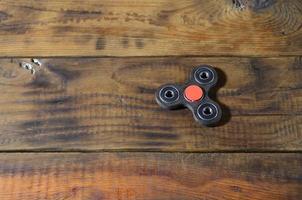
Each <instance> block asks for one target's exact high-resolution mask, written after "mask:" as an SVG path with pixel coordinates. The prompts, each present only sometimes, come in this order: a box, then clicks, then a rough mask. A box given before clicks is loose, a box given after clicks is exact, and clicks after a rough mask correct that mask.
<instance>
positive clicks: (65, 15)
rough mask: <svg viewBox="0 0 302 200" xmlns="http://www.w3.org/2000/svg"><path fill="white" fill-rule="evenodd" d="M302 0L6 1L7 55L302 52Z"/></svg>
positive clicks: (1, 24) (1, 11)
mask: <svg viewBox="0 0 302 200" xmlns="http://www.w3.org/2000/svg"><path fill="white" fill-rule="evenodd" d="M301 8H302V2H301V1H300V0H211V1H209V0H157V1H153V0H139V1H131V0H127V1H125V0H114V1H112V0H102V1H99V0H86V1H85V3H83V1H79V0H71V1H70V0H52V1H35V0H18V1H11V0H1V1H0V36H1V37H0V46H1V48H0V56H104V55H106V56H142V55H143V56H155V55H156V56H163V55H215V56H217V55H245V56H251V55H252V56H264V55H266V56H272V55H274V56H278V55H301V53H302V49H301V46H302V31H301V30H302V29H301V26H302V11H301Z"/></svg>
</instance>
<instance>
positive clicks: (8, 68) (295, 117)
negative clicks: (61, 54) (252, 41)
mask: <svg viewBox="0 0 302 200" xmlns="http://www.w3.org/2000/svg"><path fill="white" fill-rule="evenodd" d="M24 60H25V61H26V59H1V60H0V90H1V96H0V150H2V151H6V150H55V151H65V150H144V151H145V150H148V151H149V150H156V151H226V150H228V151H284V150H285V151H301V150H302V131H301V130H302V115H301V113H302V90H301V88H302V85H301V84H302V82H301V77H302V62H301V58H300V57H287V58H235V57H234V58H198V57H191V58H188V57H183V58H181V57H177V58H174V57H166V58H73V59H67V58H61V59H58V58H57V59H41V61H42V63H43V66H42V67H36V74H35V75H32V74H30V72H29V71H27V70H24V69H22V68H20V67H19V66H18V64H19V62H21V61H24ZM202 63H207V64H211V65H213V66H215V67H216V68H217V70H218V71H219V74H220V84H219V89H218V93H217V95H216V96H217V100H218V101H219V102H220V103H222V104H223V105H224V106H223V109H224V119H223V122H222V123H221V124H220V126H218V127H215V128H206V127H202V126H200V125H199V124H197V123H196V122H195V121H194V120H193V118H192V116H191V113H190V112H189V111H188V110H179V111H166V110H163V109H161V108H160V107H159V106H158V105H157V104H156V103H155V100H154V92H155V90H156V88H157V87H159V86H160V85H161V84H164V83H167V82H171V83H175V82H176V83H182V82H184V81H185V80H186V79H187V77H188V75H189V73H190V71H191V70H192V68H193V67H194V66H196V65H198V64H202Z"/></svg>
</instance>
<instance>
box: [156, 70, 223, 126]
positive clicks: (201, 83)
mask: <svg viewBox="0 0 302 200" xmlns="http://www.w3.org/2000/svg"><path fill="white" fill-rule="evenodd" d="M217 81H218V76H217V72H216V71H215V69H214V68H213V67H211V66H209V65H200V66H198V67H196V68H194V69H193V71H192V73H191V77H190V79H189V81H187V82H186V83H185V84H183V85H178V84H166V85H163V86H161V87H160V88H159V89H158V90H157V91H156V101H157V103H158V104H159V105H160V106H161V107H162V108H165V109H170V110H172V109H178V108H183V107H186V108H188V109H190V110H191V111H192V113H193V117H194V119H195V120H196V121H197V122H199V123H201V124H203V125H206V126H212V125H215V124H217V123H218V122H219V121H220V119H221V116H222V111H221V108H220V106H219V105H218V103H217V102H215V101H213V100H212V99H211V98H210V97H209V91H210V90H211V88H213V87H214V86H215V85H216V83H217Z"/></svg>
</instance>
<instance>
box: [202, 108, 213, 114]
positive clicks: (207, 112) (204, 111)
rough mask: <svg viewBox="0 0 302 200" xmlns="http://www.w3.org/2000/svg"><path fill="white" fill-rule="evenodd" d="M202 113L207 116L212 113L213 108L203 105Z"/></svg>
mask: <svg viewBox="0 0 302 200" xmlns="http://www.w3.org/2000/svg"><path fill="white" fill-rule="evenodd" d="M202 113H203V114H204V115H205V116H209V115H211V114H213V110H212V108H210V107H205V108H203V109H202Z"/></svg>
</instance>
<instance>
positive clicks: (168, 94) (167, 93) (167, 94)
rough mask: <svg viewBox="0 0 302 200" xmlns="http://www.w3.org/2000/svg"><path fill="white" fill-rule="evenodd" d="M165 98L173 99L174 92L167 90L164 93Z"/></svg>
mask: <svg viewBox="0 0 302 200" xmlns="http://www.w3.org/2000/svg"><path fill="white" fill-rule="evenodd" d="M165 97H166V98H168V99H170V98H172V97H174V92H173V91H172V90H167V91H166V92H165Z"/></svg>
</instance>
